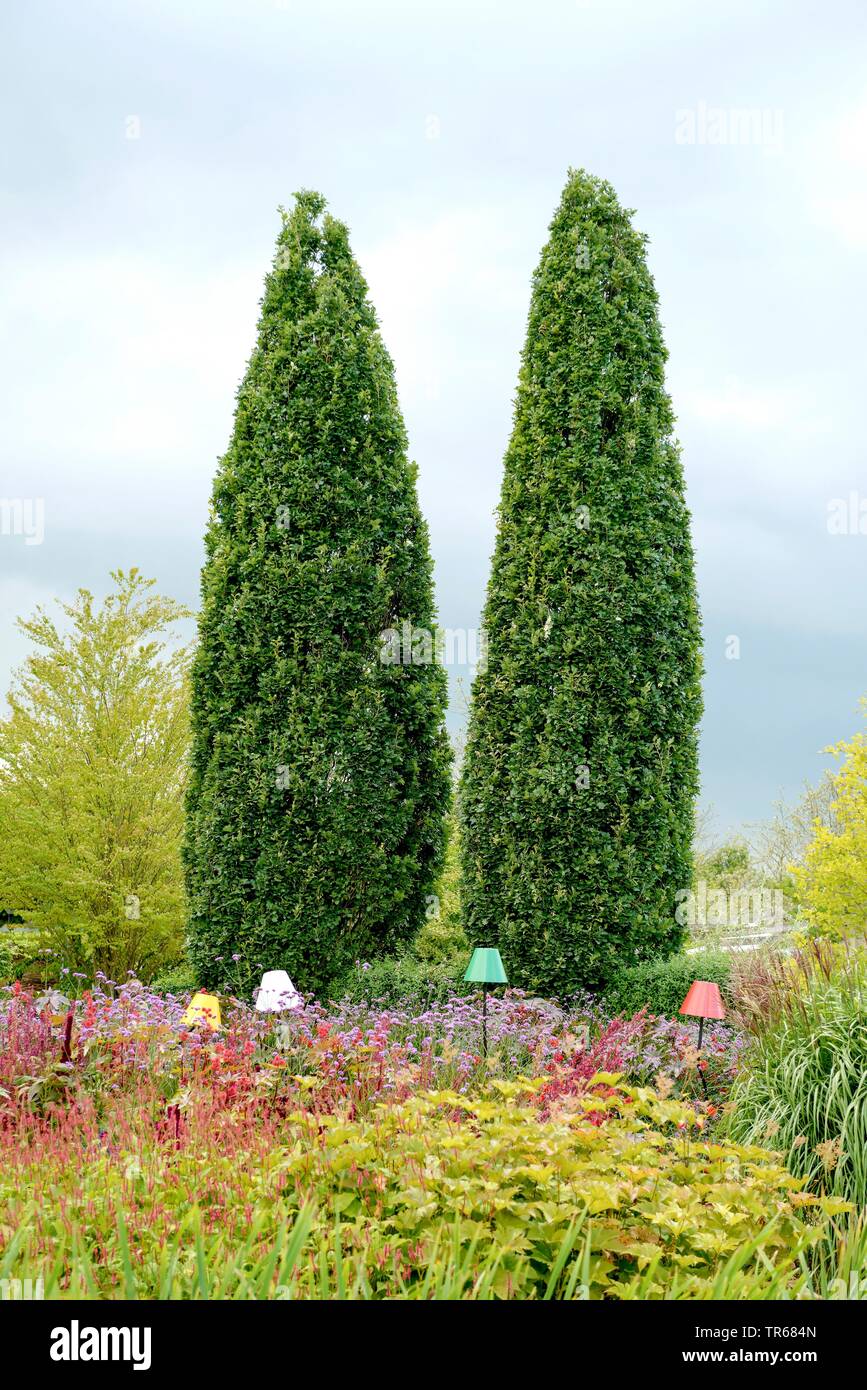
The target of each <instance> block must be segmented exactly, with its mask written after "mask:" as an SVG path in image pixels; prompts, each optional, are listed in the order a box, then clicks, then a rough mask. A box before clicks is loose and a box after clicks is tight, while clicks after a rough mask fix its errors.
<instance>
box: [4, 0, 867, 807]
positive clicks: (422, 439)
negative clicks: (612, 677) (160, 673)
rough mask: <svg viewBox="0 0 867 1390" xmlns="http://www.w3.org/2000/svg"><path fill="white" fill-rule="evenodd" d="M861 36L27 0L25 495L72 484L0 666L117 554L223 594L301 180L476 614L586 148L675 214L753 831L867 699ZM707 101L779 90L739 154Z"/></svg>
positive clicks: (9, 389) (460, 11)
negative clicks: (223, 553)
mask: <svg viewBox="0 0 867 1390" xmlns="http://www.w3.org/2000/svg"><path fill="white" fill-rule="evenodd" d="M865 31H867V17H865V12H864V10H863V4H862V3H861V0H852V2H851V3H846V0H831V2H830V3H828V4H825V5H823V6H821V7H819V6H816V5H815V3H812V0H810V3H798V2H797V0H796V2H795V3H791V0H775V3H761V2H760V0H758V3H757V0H743V2H741V0H726V3H725V4H723V5H718V6H699V5H696V4H695V3H692V0H690V2H689V3H686V2H684V0H587V2H586V3H582V2H581V0H563V2H562V3H551V2H548V0H540V3H538V4H536V5H533V6H528V5H527V4H526V3H525V0H518V3H514V2H513V0H508V2H505V0H496V3H494V0H491V2H490V3H487V2H486V0H465V3H457V2H455V3H453V0H437V3H431V4H424V5H421V4H418V5H416V4H408V3H407V0H402V2H401V0H394V3H375V2H374V3H371V2H370V0H364V3H362V2H361V0H354V2H353V0H346V3H327V0H326V3H318V4H316V5H315V6H311V5H309V4H302V3H300V0H298V2H297V3H296V0H285V2H284V0H206V2H205V0H202V2H201V3H199V2H198V0H112V3H99V0H78V3H76V4H75V5H69V4H68V3H62V0H57V2H55V0H31V3H29V4H27V5H19V6H16V7H11V6H10V7H4V11H3V16H2V20H0V63H2V68H3V79H2V82H0V121H2V130H3V139H2V142H0V165H2V178H0V324H2V333H0V410H2V414H0V419H2V437H0V497H3V498H7V499H8V498H44V499H45V539H44V542H43V544H41V545H27V544H26V543H25V538H24V537H23V536H20V535H0V684H2V686H3V688H4V689H5V688H6V687H7V686H8V678H9V674H10V672H11V670H12V668H13V667H14V666H15V665H17V664H18V663H19V662H20V661H21V660H22V658H23V657H24V655H25V652H26V645H25V643H24V641H23V639H22V638H21V637H20V635H19V634H17V633H16V631H15V626H14V623H15V618H16V616H18V615H19V614H22V613H27V612H29V611H31V610H32V609H33V607H34V606H35V605H36V604H37V603H39V602H48V601H50V600H51V599H52V598H53V597H54V596H62V597H64V598H69V597H71V596H72V595H73V594H74V591H75V590H76V589H77V588H78V587H79V586H80V585H85V586H87V587H89V588H91V589H93V590H94V591H95V592H97V593H104V592H105V590H106V588H107V587H108V572H109V570H110V569H111V568H114V567H117V566H122V567H129V566H131V565H133V564H136V565H138V566H139V568H140V569H142V570H143V571H144V572H145V573H147V574H149V575H153V576H155V577H156V578H157V579H158V581H159V585H160V588H161V589H162V590H163V591H164V592H166V593H169V594H171V595H172V596H174V597H176V598H179V599H182V600H184V601H186V602H188V603H189V604H191V605H193V606H195V604H196V602H197V596H198V575H199V568H200V564H201V557H202V544H201V537H202V532H203V528H204V524H205V519H206V513H207V505H208V497H209V493H210V487H211V481H212V477H213V473H214V468H215V465H216V461H217V459H218V457H219V455H220V454H221V453H222V451H223V450H224V449H225V447H226V443H227V441H228V438H229V433H230V429H231V420H232V411H233V405H234V392H235V389H236V386H237V383H238V381H239V379H240V377H241V375H242V373H243V370H244V366H245V363H246V359H247V357H248V355H249V352H250V349H251V346H252V343H253V337H254V330H255V322H256V317H257V307H258V299H259V295H260V292H261V284H262V278H263V275H264V273H265V270H266V268H267V266H268V264H269V262H270V258H271V256H272V252H273V243H274V239H275V237H276V234H277V230H278V225H279V219H278V216H277V213H276V207H277V205H278V204H280V203H283V204H287V203H289V202H290V200H291V197H292V194H293V192H294V191H295V190H296V189H297V188H300V187H315V188H319V189H321V190H322V191H323V192H324V193H325V194H326V196H327V197H328V199H329V202H330V206H331V209H332V211H333V212H334V213H335V215H337V216H339V217H341V218H342V219H344V220H345V221H346V222H347V223H348V224H349V226H350V230H351V234H352V240H353V246H354V249H355V252H356V254H357V256H358V258H359V260H360V262H361V265H362V268H363V270H364V272H365V274H366V275H367V277H368V280H369V283H370V287H371V293H372V297H373V300H374V303H375V305H376V308H377V310H378V312H379V315H380V318H381V322H382V329H383V334H384V337H385V341H386V343H387V345H388V348H389V350H390V352H391V354H392V356H393V358H394V361H395V365H396V370H397V377H398V386H399V390H400V395H401V401H402V405H403V410H404V414H405V417H406V421H407V426H408V430H409V435H410V441H411V449H412V453H413V455H414V457H415V458H416V459H417V461H418V464H419V470H420V479H419V489H420V495H421V502H422V506H423V508H424V511H425V514H426V516H427V518H428V520H429V523H430V527H431V535H432V543H433V550H434V556H435V561H436V576H437V594H438V603H439V610H440V617H441V621H442V623H443V624H444V625H445V626H446V627H452V628H458V627H464V628H473V627H475V626H476V625H477V623H478V618H479V612H480V608H481V604H482V599H483V594H484V586H485V583H486V579H487V572H488V564H489V559H490V554H491V550H492V547H493V534H494V524H493V512H494V508H495V507H496V505H497V501H498V496H499V488H500V480H501V467H502V456H503V450H504V448H505V444H506V440H507V436H508V433H509V429H510V425H511V412H512V399H513V395H514V390H515V382H516V376H517V368H518V355H519V351H520V348H521V343H522V340H523V334H524V327H525V320H526V313H527V307H528V299H529V283H530V277H531V274H532V271H533V267H534V265H535V263H536V261H537V259H538V255H539V251H540V248H541V246H542V243H543V242H544V240H545V236H546V228H547V225H548V222H549V219H550V217H551V214H552V212H553V210H554V207H555V206H556V204H557V202H558V199H559V196H560V191H561V187H562V184H563V182H564V180H565V175H566V170H567V168H568V167H569V166H570V165H573V166H576V167H582V166H583V167H584V168H586V169H588V170H590V171H592V172H593V173H596V174H599V175H601V176H603V177H605V178H607V179H609V180H611V182H612V183H613V184H614V185H615V187H616V189H617V190H618V193H619V195H620V197H621V200H622V201H623V202H624V203H625V204H626V205H627V206H629V207H632V208H635V209H636V210H637V211H636V217H635V222H636V224H637V226H638V227H640V228H641V229H642V230H643V231H645V232H647V233H648V235H649V237H650V247H649V257H650V265H651V269H652V271H653V273H654V275H655V278H656V283H657V287H658V290H659V294H660V299H661V310H662V318H663V325H664V330H665V335H666V340H667V343H668V347H669V351H670V360H669V372H668V384H669V389H670V392H671V395H672V398H673V402H674V407H675V411H676V413H677V416H678V433H679V437H680V440H681V443H682V446H683V452H684V461H685V468H686V476H687V484H688V494H689V501H690V505H691V508H692V512H693V517H694V539H695V545H696V551H697V560H698V576H699V590H700V599H701V605H702V611H703V617H704V629H705V643H706V648H705V661H706V668H707V673H706V682H705V698H706V712H705V718H704V724H703V731H702V769H703V800H704V802H705V804H706V805H708V806H711V807H712V808H713V811H714V813H715V824H716V826H717V828H718V829H719V831H720V832H723V831H725V830H728V829H731V828H736V827H738V826H740V825H742V824H744V823H748V822H750V821H755V820H758V819H761V818H764V817H765V816H767V815H768V814H769V813H770V811H771V809H772V803H773V802H774V801H775V799H776V798H777V797H778V796H780V795H784V796H789V797H792V796H795V795H797V793H798V790H799V788H800V786H801V784H802V783H803V781H804V780H805V779H815V778H816V777H817V776H818V775H819V774H820V772H821V770H822V768H823V767H824V766H825V765H827V763H828V759H827V758H825V757H824V756H823V755H822V752H821V750H822V749H823V747H824V746H825V745H826V744H828V743H830V742H832V741H834V740H836V739H839V738H841V737H845V736H848V735H850V734H851V733H852V732H854V730H855V729H856V728H858V727H859V725H860V722H861V717H860V714H859V711H858V700H859V697H860V696H861V695H862V694H865V693H867V661H865V650H867V648H865V639H867V602H865V594H867V585H865V579H867V534H865V535H858V534H854V535H842V536H841V535H833V534H830V533H829V530H828V507H829V503H830V502H831V501H832V499H834V498H840V497H845V498H848V496H849V494H850V493H851V492H853V491H855V492H857V493H858V494H859V499H860V498H861V497H863V498H864V499H865V511H867V477H865V444H864V428H863V423H862V417H863V398H864V381H865V375H867V373H865V356H867V347H865V334H864V305H865V289H867V284H865V280H867V275H865V252H867V79H865V72H867V65H865V57H867V42H865V37H867V32H865ZM702 110H704V111H705V112H706V113H707V114H706V119H710V120H712V121H713V120H716V121H719V120H720V119H722V122H723V125H724V127H725V129H726V130H727V131H730V129H731V126H730V122H731V121H732V120H733V119H736V118H735V117H732V114H731V113H732V112H737V111H753V112H756V113H761V114H762V115H763V120H764V138H758V139H755V138H753V139H748V140H743V139H738V140H737V142H736V143H726V144H724V145H723V144H719V143H711V142H710V141H711V139H712V138H713V137H714V135H715V133H716V132H718V131H719V129H720V126H719V124H717V125H716V126H710V127H709V126H708V125H705V126H704V127H702V124H701V122H702V115H701V113H702ZM715 110H716V111H721V112H722V113H723V114H722V117H721V118H719V117H713V115H712V113H713V111H715ZM683 112H690V113H694V115H695V119H696V122H697V126H696V139H695V142H694V143H692V144H689V143H683V132H684V131H685V129H686V126H685V123H684V122H685V118H684V117H683V114H682V113H683ZM679 113H680V114H679ZM780 123H782V125H780ZM679 129H680V131H681V139H680V140H678V138H677V132H678V130H679ZM757 129H759V127H758V126H757ZM780 130H782V139H780V138H779V136H780ZM136 133H137V134H138V138H129V136H130V135H131V134H133V135H134V134H136ZM702 134H704V137H705V138H704V140H702ZM859 490H860V491H859ZM864 526H865V531H867V519H865V522H864ZM730 636H737V637H738V638H739V639H740V659H739V660H729V659H727V657H726V639H727V638H728V637H730ZM454 674H458V675H460V674H464V675H465V673H453V675H454ZM464 684H466V682H464ZM464 717H465V710H464V708H463V703H462V700H461V696H460V692H459V691H458V690H457V689H455V690H454V699H453V705H452V710H451V716H450V720H451V724H452V727H453V729H455V730H457V729H458V728H459V727H460V725H461V723H462V722H463V720H464Z"/></svg>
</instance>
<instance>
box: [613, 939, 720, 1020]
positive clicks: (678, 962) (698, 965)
mask: <svg viewBox="0 0 867 1390" xmlns="http://www.w3.org/2000/svg"><path fill="white" fill-rule="evenodd" d="M730 975H731V957H730V956H728V955H726V954H725V952H723V951H720V952H704V953H701V954H698V955H689V956H688V955H677V956H670V957H669V958H668V959H667V960H651V961H643V962H641V963H640V964H638V965H632V966H628V967H627V968H626V969H625V970H621V971H619V972H618V974H616V975H615V976H614V979H613V980H612V981H611V983H610V985H609V986H608V988H607V989H606V991H605V995H604V1000H605V1006H606V1008H607V1009H609V1010H610V1011H611V1013H623V1014H634V1013H637V1012H638V1010H639V1009H644V1008H646V1009H647V1011H648V1013H651V1014H662V1015H664V1016H665V1017H666V1018H676V1017H677V1015H678V1010H679V1009H680V1006H681V1004H682V1003H683V1001H684V999H685V998H686V995H687V991H688V990H689V987H690V985H691V984H692V982H693V980H712V981H714V983H715V984H718V985H719V987H720V990H721V992H722V994H723V997H724V999H725V995H726V993H727V992H728V990H729V982H730Z"/></svg>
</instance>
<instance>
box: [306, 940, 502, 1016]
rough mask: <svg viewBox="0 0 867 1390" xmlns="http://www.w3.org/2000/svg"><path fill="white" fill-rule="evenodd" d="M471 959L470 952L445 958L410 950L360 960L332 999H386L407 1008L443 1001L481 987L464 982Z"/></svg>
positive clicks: (372, 1000)
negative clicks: (429, 957)
mask: <svg viewBox="0 0 867 1390" xmlns="http://www.w3.org/2000/svg"><path fill="white" fill-rule="evenodd" d="M468 960H469V955H468V954H465V955H463V956H452V957H449V958H446V959H443V960H419V959H418V957H417V956H414V955H412V954H411V953H407V954H406V955H403V956H387V957H385V958H384V959H381V960H375V961H370V962H367V961H364V962H359V964H357V965H355V966H353V968H352V970H349V971H347V973H346V974H345V975H344V976H343V977H342V979H341V980H340V981H339V983H338V984H337V985H336V986H335V987H334V989H333V990H331V991H330V994H331V997H332V998H335V999H343V998H345V999H349V1000H351V1001H353V1002H354V1003H358V1004H374V1003H378V1002H382V1003H383V1004H385V1005H387V1006H389V1007H400V1008H402V1009H407V1010H412V1009H415V1008H425V1007H426V1006H427V1005H429V1004H442V1003H444V1002H445V1000H446V999H448V997H449V995H450V994H454V993H469V992H471V991H473V990H477V989H478V986H477V985H465V984H464V982H463V976H464V972H465V970H466V968H467V962H468Z"/></svg>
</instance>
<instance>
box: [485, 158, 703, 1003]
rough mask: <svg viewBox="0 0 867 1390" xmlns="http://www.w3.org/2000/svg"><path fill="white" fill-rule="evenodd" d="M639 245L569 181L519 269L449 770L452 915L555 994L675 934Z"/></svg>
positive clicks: (683, 698)
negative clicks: (476, 638)
mask: <svg viewBox="0 0 867 1390" xmlns="http://www.w3.org/2000/svg"><path fill="white" fill-rule="evenodd" d="M665 356H666V353H665V348H664V345H663V341H662V335H661V332H660V327H659V322H658V318H657V299H656V292H655V289H654V286H653V282H652V280H651V277H650V273H649V271H648V269H647V265H646V262H645V254H644V238H643V237H642V236H641V235H640V234H639V233H638V232H636V231H634V230H633V228H632V226H631V225H630V222H629V218H628V215H627V213H626V212H625V211H624V210H623V209H621V207H620V206H619V204H618V202H617V199H616V196H615V194H614V192H613V190H612V188H611V187H610V185H608V184H607V183H603V182H601V181H600V180H598V179H595V178H591V177H589V176H587V175H585V174H583V173H571V174H570V176H569V180H568V182H567V184H566V188H565V191H564V193H563V198H562V201H561V203H560V206H559V208H558V209H557V212H556V214H555V216H554V219H553V222H552V223H551V228H550V238H549V240H548V242H547V244H546V246H545V248H544V250H543V252H542V257H541V260H540V263H539V266H538V268H537V270H536V274H535V277H534V281H533V293H532V302H531V307H530V315H529V323H528V328H527V337H526V344H525V347H524V352H523V359H522V365H521V372H520V377H519V382H518V393H517V401H516V407H515V419H514V428H513V432H512V437H511V441H510V443H509V446H508V450H507V453H506V458H505V475H504V480H503V490H502V499H501V504H500V509H499V527H498V533H497V541H496V549H495V553H494V559H493V568H492V573H491V578H490V583H489V587H488V594H487V601H486V607H485V616H484V625H485V628H486V630H487V636H488V652H489V655H488V662H487V667H486V669H485V670H483V671H480V672H479V674H478V675H477V678H476V681H475V684H474V690H473V705H472V711H471V718H470V727H469V734H468V741H467V751H466V761H465V766H464V773H463V778H462V795H461V801H462V837H463V866H464V909H465V919H466V929H467V932H468V935H469V936H470V938H471V940H472V941H473V942H476V943H479V944H485V945H497V946H499V947H500V950H501V952H502V955H503V959H504V961H505V963H506V968H507V970H508V972H509V978H510V980H512V981H513V982H514V983H516V984H519V985H522V986H525V987H528V988H531V989H533V990H538V991H540V992H547V993H555V994H563V993H565V992H567V991H569V990H571V989H575V988H577V987H579V986H598V985H600V984H604V983H605V982H606V981H607V980H608V979H609V978H610V977H611V975H612V973H613V972H614V970H615V969H616V968H617V966H618V965H619V964H622V963H623V962H624V961H632V962H634V961H637V960H640V959H643V958H652V957H654V956H659V955H664V954H666V953H668V952H670V951H672V950H674V949H676V948H677V945H678V943H679V941H680V939H681V928H680V927H679V926H678V924H677V922H676V920H675V906H676V902H675V894H676V892H677V890H678V889H684V888H687V887H688V886H689V884H690V881H691V877H692V871H691V858H690V847H691V839H692V827H693V800H694V796H695V792H696V787H697V760H696V725H697V722H698V719H699V715H700V710H701V695H700V646H699V623H698V612H697V604H696V597H695V581H694V574H693V556H692V545H691V541H690V528H689V516H688V512H687V508H686V504H685V501H684V488H683V475H682V469H681V464H680V459H679V455H678V450H677V447H676V445H675V444H674V442H673V440H672V429H673V415H672V410H671V404H670V402H669V399H668V396H667V395H666V392H665V388H664V381H663V368H664V362H665Z"/></svg>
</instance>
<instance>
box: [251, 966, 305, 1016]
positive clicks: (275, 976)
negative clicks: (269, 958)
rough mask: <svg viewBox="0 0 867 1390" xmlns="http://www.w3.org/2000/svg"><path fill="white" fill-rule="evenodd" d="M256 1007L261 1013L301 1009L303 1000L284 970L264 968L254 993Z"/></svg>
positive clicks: (280, 1012)
mask: <svg viewBox="0 0 867 1390" xmlns="http://www.w3.org/2000/svg"><path fill="white" fill-rule="evenodd" d="M256 1008H257V1009H258V1010H259V1011H260V1012H261V1013H277V1014H282V1013H285V1012H286V1011H287V1010H288V1009H303V1008H304V1000H303V999H302V998H301V995H300V994H299V993H298V991H297V989H296V988H295V986H294V985H293V983H292V981H291V980H290V979H289V976H288V975H287V973H286V971H285V970H266V971H265V974H264V975H263V976H262V983H261V985H260V986H259V992H258V994H257V995H256Z"/></svg>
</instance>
